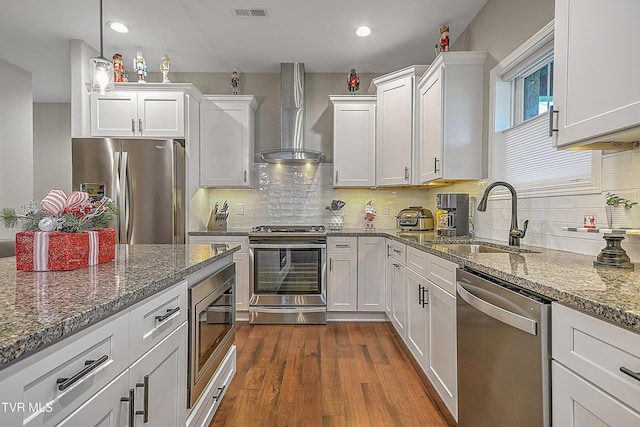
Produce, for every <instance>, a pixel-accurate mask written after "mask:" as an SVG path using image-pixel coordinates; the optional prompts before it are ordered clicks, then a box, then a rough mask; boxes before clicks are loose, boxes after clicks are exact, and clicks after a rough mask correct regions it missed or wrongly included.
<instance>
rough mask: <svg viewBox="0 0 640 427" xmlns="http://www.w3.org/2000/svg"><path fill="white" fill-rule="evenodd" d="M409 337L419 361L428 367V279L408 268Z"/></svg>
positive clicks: (423, 367)
mask: <svg viewBox="0 0 640 427" xmlns="http://www.w3.org/2000/svg"><path fill="white" fill-rule="evenodd" d="M406 284H407V339H406V341H405V342H406V344H407V347H409V350H410V351H411V354H413V357H414V358H415V359H416V362H418V365H420V367H421V368H422V369H423V370H424V369H426V359H427V345H428V344H427V323H428V315H429V306H428V304H427V303H428V300H425V298H428V285H427V280H426V279H425V278H424V277H422V276H420V275H419V274H417V273H416V272H414V271H413V270H409V269H408V270H407V280H406Z"/></svg>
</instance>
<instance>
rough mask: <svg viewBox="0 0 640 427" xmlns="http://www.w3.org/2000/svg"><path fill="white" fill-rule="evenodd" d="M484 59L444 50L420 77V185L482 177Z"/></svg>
mask: <svg viewBox="0 0 640 427" xmlns="http://www.w3.org/2000/svg"><path fill="white" fill-rule="evenodd" d="M485 57H486V52H443V53H441V54H440V55H438V57H437V58H436V60H435V62H434V63H433V64H431V66H430V67H429V69H428V70H427V71H426V72H425V73H424V75H423V76H422V77H421V78H420V79H419V81H418V150H417V151H418V153H419V178H418V181H419V183H421V184H422V183H427V182H431V181H436V180H441V179H446V180H470V179H480V178H482V90H483V80H482V79H483V69H484V61H485Z"/></svg>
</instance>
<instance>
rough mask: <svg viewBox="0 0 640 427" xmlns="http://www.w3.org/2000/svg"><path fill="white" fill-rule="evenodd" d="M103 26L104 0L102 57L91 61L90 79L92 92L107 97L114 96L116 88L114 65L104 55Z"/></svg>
mask: <svg viewBox="0 0 640 427" xmlns="http://www.w3.org/2000/svg"><path fill="white" fill-rule="evenodd" d="M102 26H103V24H102V0H100V56H97V57H95V58H91V59H90V60H89V67H90V74H89V78H90V79H91V83H90V84H91V88H90V91H91V92H92V93H99V94H102V95H105V94H113V93H114V91H115V88H114V86H113V63H112V62H111V61H109V60H107V59H106V58H105V57H104V55H103V43H102Z"/></svg>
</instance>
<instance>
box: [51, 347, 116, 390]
mask: <svg viewBox="0 0 640 427" xmlns="http://www.w3.org/2000/svg"><path fill="white" fill-rule="evenodd" d="M107 360H109V356H107V355H106V354H105V355H104V356H102V357H101V358H100V359H98V360H85V362H84V364H85V365H86V367H85V368H84V369H82V370H81V371H80V372H78V373H76V374H75V375H73V376H72V377H69V378H58V379H56V384H60V385H59V386H58V390H60V391H62V390H66V389H68V388H69V387H71V386H72V385H73V384H75V383H77V382H78V381H79V380H81V379H82V378H84V377H86V376H87V375H88V374H89V373H90V372H91V371H93V370H95V369H96V368H97V367H98V366H100V365H102V364H103V363H104V362H106V361H107Z"/></svg>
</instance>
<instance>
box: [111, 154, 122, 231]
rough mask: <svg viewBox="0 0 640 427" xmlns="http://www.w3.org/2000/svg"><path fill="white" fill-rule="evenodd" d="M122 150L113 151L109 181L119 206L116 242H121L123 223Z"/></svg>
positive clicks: (115, 201) (112, 193)
mask: <svg viewBox="0 0 640 427" xmlns="http://www.w3.org/2000/svg"><path fill="white" fill-rule="evenodd" d="M121 171H122V152H120V151H114V152H113V175H112V176H113V178H112V183H111V195H112V197H113V199H114V200H113V202H114V203H116V204H117V205H118V207H119V208H120V215H118V218H117V219H116V235H117V239H118V243H122V242H123V234H122V227H123V224H124V206H123V205H122V187H121V186H122V181H121V179H120V177H121V175H122V172H121Z"/></svg>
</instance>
